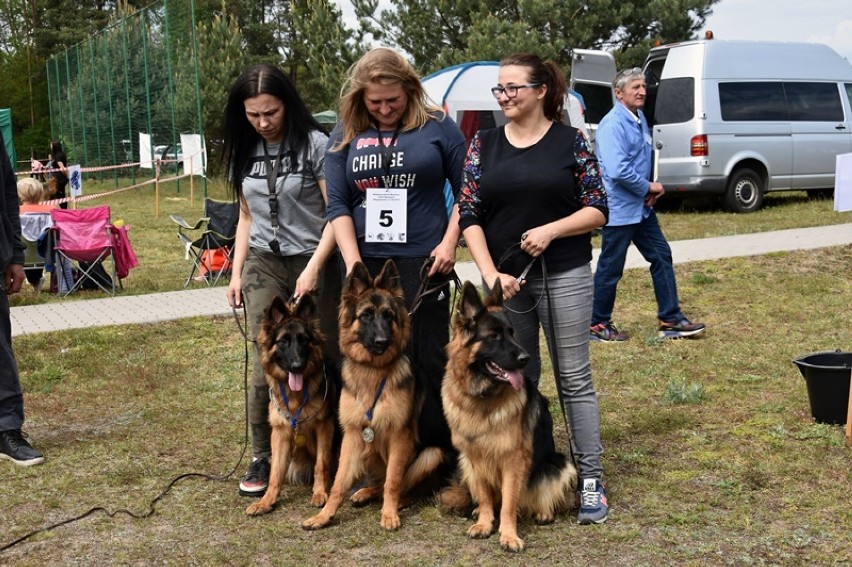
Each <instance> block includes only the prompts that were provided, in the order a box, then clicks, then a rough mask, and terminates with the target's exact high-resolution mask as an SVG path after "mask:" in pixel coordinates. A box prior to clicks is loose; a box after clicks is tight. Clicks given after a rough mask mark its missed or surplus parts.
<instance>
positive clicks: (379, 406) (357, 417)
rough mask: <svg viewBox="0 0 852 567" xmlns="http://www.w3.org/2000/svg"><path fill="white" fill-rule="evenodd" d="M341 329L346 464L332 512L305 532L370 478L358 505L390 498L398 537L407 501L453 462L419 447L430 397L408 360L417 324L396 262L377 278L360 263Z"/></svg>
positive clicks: (350, 280)
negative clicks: (423, 393)
mask: <svg viewBox="0 0 852 567" xmlns="http://www.w3.org/2000/svg"><path fill="white" fill-rule="evenodd" d="M338 322H339V324H340V350H341V352H342V354H343V356H344V361H343V389H342V391H341V393H340V411H339V414H340V425H341V427H342V429H343V445H342V447H341V450H340V465H339V467H338V469H337V475H336V476H335V478H334V486H333V487H332V489H331V493H330V494H329V498H328V502H327V503H326V505H325V507H324V508H323V509H322V510H321V511H320V512H319V514H317V515H315V516H313V517H312V518H309V519H307V520H305V522H303V523H302V527H303V528H305V529H318V528H322V527H324V526H326V525H328V524H329V522H331V520H332V518H334V515H335V514H336V513H337V510H338V509H339V508H340V505H341V504H342V503H343V499H344V497H345V496H346V493H347V492H348V491H349V489H350V488H351V487H352V484H353V483H354V482H355V480H356V479H358V478H360V477H362V476H365V475H366V478H367V479H368V481H369V484H368V485H367V486H366V487H365V488H361V489H360V490H358V491H357V492H355V494H353V495H352V497H351V501H352V503H353V504H355V505H360V504H365V503H367V502H369V501H370V500H373V499H375V498H377V497H379V496H382V497H383V503H382V518H381V526H382V527H383V528H385V529H386V530H395V529H397V528H399V525H400V520H399V513H398V509H399V507H400V503H401V497H403V496H404V495H405V494H406V493H407V492H409V491H410V490H411V489H413V488H415V487H417V485H419V484H420V483H422V482H423V481H425V480H427V479H430V478H432V477H433V475H435V474H437V471H438V470H440V468H441V465H442V464H443V463H446V461H447V459H448V455H447V454H446V452H445V451H444V450H442V449H440V448H437V447H428V448H419V447H418V446H417V420H418V416H419V413H420V409H421V407H422V398H421V396H420V395H419V394H418V393H417V388H416V387H415V379H414V376H413V375H412V372H411V367H410V365H409V361H408V357H407V356H406V354H405V348H406V343H407V342H408V339H409V335H410V331H411V322H410V319H409V315H408V311H407V310H406V306H405V297H404V295H403V291H402V287H401V286H400V283H399V272H398V271H397V268H396V265H395V264H394V263H393V261H392V260H388V261H387V262H386V263H385V265H384V267H383V268H382V270H381V272H380V273H379V275H378V276H376V277H375V279H373V278H372V277H371V276H370V273H369V272H368V270H367V267H366V266H365V265H364V264H363V263H361V262H358V263H356V264H355V266H354V267H353V269H352V272H351V273H350V274H349V276H348V277H347V279H346V282H345V284H344V286H343V294H342V297H341V303H340V315H339V318H338Z"/></svg>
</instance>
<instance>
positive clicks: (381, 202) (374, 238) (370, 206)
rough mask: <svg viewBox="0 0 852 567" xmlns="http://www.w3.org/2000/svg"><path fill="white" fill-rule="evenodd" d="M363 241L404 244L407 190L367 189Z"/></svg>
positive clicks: (406, 222) (406, 220)
mask: <svg viewBox="0 0 852 567" xmlns="http://www.w3.org/2000/svg"><path fill="white" fill-rule="evenodd" d="M365 204H366V208H367V211H366V219H365V220H366V223H365V234H364V241H365V242H387V243H391V244H404V243H405V242H406V239H407V237H408V232H407V230H406V229H407V227H408V190H407V189H394V188H375V189H369V188H368V189H367V198H366V201H365Z"/></svg>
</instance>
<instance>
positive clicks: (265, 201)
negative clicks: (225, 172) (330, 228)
mask: <svg viewBox="0 0 852 567" xmlns="http://www.w3.org/2000/svg"><path fill="white" fill-rule="evenodd" d="M327 140H328V136H326V135H325V134H324V133H322V132H319V131H316V130H315V131H313V132H311V135H310V142H309V148H308V152H307V153H308V155H307V159H305V156H303V155H298V156H295V158H296V160H295V161H296V163H295V164H291V158H292V156H290V155H288V154H287V152H286V151H285V152H283V153H284V155H283V156H282V158H281V161H280V163H279V164H277V168H278V176H277V178H276V183H275V191H276V195H277V197H278V245H279V247H280V250H281V255H282V256H304V255H310V254H313V253H314V251H315V250H316V248H317V245H318V244H319V241H320V237H321V236H322V230H323V227H324V226H325V223H326V218H325V217H326V211H325V201H324V200H323V198H322V191H320V188H319V183H318V182H319V181H321V180H323V179H325V173H324V165H325V146H326V142H327ZM285 144H286V142H285ZM285 150H286V147H285ZM267 151H268V152H269V161H270V162H273V163H274V162H275V158H276V156H277V154H278V144H275V145H271V144H270V145H267ZM254 154H255V155H254V156H253V157H252V159H251V161H250V163H249V167H248V171H247V172H246V174H245V176H244V177H243V197H244V198H245V200H246V203H247V204H248V208H249V212H250V213H251V218H252V223H251V230H250V231H249V246H250V247H252V248H258V249H261V250H265V251H271V248H270V246H269V242H270V241H271V240H272V238H273V231H272V221H271V211H270V208H269V187H268V185H267V181H266V162H265V159H264V150H263V142H259V143H258V144H257V147H256V148H255V152H254ZM273 167H275V165H273ZM291 167H293V171H290V170H291Z"/></svg>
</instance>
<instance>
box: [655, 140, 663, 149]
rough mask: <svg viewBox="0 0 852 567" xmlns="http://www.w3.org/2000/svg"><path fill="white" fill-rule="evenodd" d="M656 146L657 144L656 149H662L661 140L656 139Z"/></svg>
mask: <svg viewBox="0 0 852 567" xmlns="http://www.w3.org/2000/svg"><path fill="white" fill-rule="evenodd" d="M656 146H657V149H658V150H662V149H663V143H662V142H661V141H659V140H657V144H656Z"/></svg>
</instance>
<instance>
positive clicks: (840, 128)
mask: <svg viewBox="0 0 852 567" xmlns="http://www.w3.org/2000/svg"><path fill="white" fill-rule="evenodd" d="M834 129H835V130H846V124H838V125H837V126H835V127H834Z"/></svg>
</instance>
